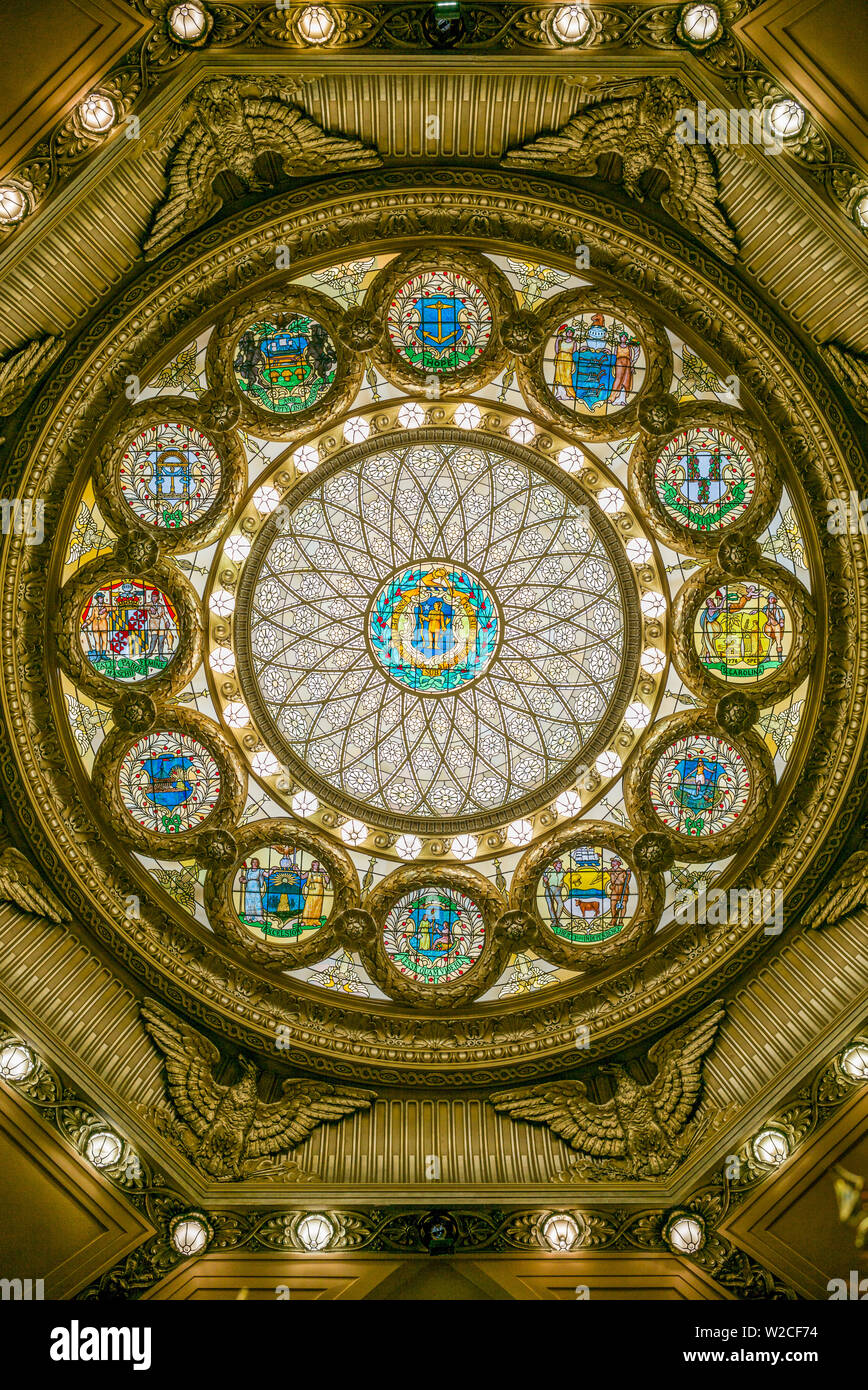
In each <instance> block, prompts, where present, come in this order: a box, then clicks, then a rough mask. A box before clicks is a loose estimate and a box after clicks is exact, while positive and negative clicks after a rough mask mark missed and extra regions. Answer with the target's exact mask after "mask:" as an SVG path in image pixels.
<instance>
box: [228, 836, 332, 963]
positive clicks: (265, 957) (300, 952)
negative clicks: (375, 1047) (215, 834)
mask: <svg viewBox="0 0 868 1390" xmlns="http://www.w3.org/2000/svg"><path fill="white" fill-rule="evenodd" d="M234 838H235V842H236V845H237V849H238V852H237V854H236V855H235V856H234V858H233V859H232V860H230V861H229V862H227V863H223V864H219V865H215V866H214V867H212V868H210V869H209V871H208V874H207V877H206V879H205V889H204V895H205V908H206V911H207V913H208V919H209V921H210V923H211V925H212V927H213V928H214V930H215V932H216V933H217V935H218V936H219V937H220V938H221V939H222V940H223V941H227V942H230V943H231V944H233V945H234V946H235V947H236V949H237V950H238V951H239V952H240V953H241V954H242V955H246V956H248V957H249V958H250V959H251V960H253V961H255V962H256V963H257V964H259V965H262V966H265V967H271V968H272V969H274V968H277V969H279V970H288V969H298V968H300V967H301V966H304V965H312V964H314V962H316V961H319V960H323V959H324V958H325V957H326V956H328V955H330V954H331V953H332V952H333V951H334V950H335V948H336V946H338V945H339V944H340V943H339V938H338V936H337V934H336V931H335V924H336V923H337V922H338V920H339V918H340V917H341V915H342V914H343V913H344V912H346V911H347V910H348V909H352V908H356V907H358V905H359V887H358V878H357V875H356V871H355V867H354V865H353V862H352V860H351V859H350V858H349V857H348V855H346V854H345V853H344V852H343V850H341V849H340V848H339V846H337V845H335V844H334V843H333V842H331V841H330V840H327V839H326V837H325V836H324V835H319V834H317V833H316V831H313V830H311V829H310V827H309V826H306V825H301V824H299V823H298V821H295V820H293V819H292V818H291V817H288V818H287V819H285V820H283V819H281V818H279V817H276V816H274V817H270V818H269V819H268V820H259V821H253V822H251V823H250V824H249V825H245V826H243V827H241V828H240V829H239V830H238V831H236V833H235V837H234ZM278 838H280V839H282V840H283V841H284V842H289V841H291V842H292V844H293V845H296V846H298V847H299V848H300V849H304V850H307V851H308V852H309V853H310V854H311V855H315V856H316V857H317V858H318V859H321V860H322V861H323V863H324V864H325V866H326V868H327V869H328V872H329V877H330V878H331V887H332V895H333V897H332V906H331V910H330V912H329V915H328V918H327V920H326V921H325V922H324V923H323V925H322V926H321V927H320V928H319V929H318V930H317V931H315V932H313V933H312V935H311V937H310V939H309V940H308V941H301V942H298V943H297V944H295V945H289V944H286V945H279V944H277V943H275V944H273V945H272V944H271V943H270V942H268V941H264V940H263V941H260V940H259V939H258V938H257V937H255V936H253V934H252V933H251V932H250V931H249V930H248V928H247V927H245V926H244V924H243V923H242V922H241V921H239V919H238V917H237V915H236V913H235V911H234V909H233V906H232V903H231V902H230V900H229V895H230V893H231V891H232V884H233V882H234V879H235V875H236V873H237V872H238V869H239V867H240V865H241V862H242V860H244V859H246V858H248V856H249V855H251V854H252V853H253V851H254V850H255V849H256V848H257V846H259V845H263V844H268V843H269V842H273V841H275V840H277V839H278Z"/></svg>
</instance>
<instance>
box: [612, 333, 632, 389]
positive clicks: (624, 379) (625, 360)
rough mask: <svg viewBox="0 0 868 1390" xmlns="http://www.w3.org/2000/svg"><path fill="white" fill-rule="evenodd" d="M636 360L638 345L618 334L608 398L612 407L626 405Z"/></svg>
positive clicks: (625, 336) (622, 334)
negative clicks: (613, 372)
mask: <svg viewBox="0 0 868 1390" xmlns="http://www.w3.org/2000/svg"><path fill="white" fill-rule="evenodd" d="M638 360H639V344H638V343H635V342H631V341H630V339H629V337H628V336H627V334H626V333H620V334H619V335H618V342H617V344H616V346H615V375H614V378H613V381H612V391H611V394H610V396H609V400H610V402H611V403H612V404H613V405H626V404H627V394H628V392H630V391H632V390H633V371H634V368H635V366H636V363H637V361H638Z"/></svg>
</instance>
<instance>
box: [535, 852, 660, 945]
mask: <svg viewBox="0 0 868 1390" xmlns="http://www.w3.org/2000/svg"><path fill="white" fill-rule="evenodd" d="M637 897H638V895H637V892H636V884H635V877H634V874H633V871H632V869H631V868H630V866H629V864H628V863H627V862H626V860H625V859H624V858H623V857H622V856H621V855H617V854H614V853H613V852H612V851H611V850H609V849H607V848H605V847H603V846H601V845H593V844H588V845H578V846H577V847H576V848H575V849H572V850H565V851H564V852H563V853H562V854H561V855H559V857H558V858H557V859H553V860H552V861H551V862H550V863H549V864H548V865H547V866H546V868H545V869H544V870H543V872H542V875H541V877H540V880H539V885H538V887H537V908H538V910H539V913H540V916H541V917H542V919H543V921H544V922H545V923H546V925H547V926H548V927H550V928H551V930H552V931H553V932H554V933H555V935H556V936H559V937H561V938H562V939H563V940H564V941H573V942H581V943H591V942H595V941H608V940H609V938H610V937H612V936H617V935H618V933H619V932H620V931H621V930H622V929H623V927H624V926H625V924H626V923H627V922H628V921H629V920H630V918H631V917H632V916H633V913H634V912H635V910H636V902H637Z"/></svg>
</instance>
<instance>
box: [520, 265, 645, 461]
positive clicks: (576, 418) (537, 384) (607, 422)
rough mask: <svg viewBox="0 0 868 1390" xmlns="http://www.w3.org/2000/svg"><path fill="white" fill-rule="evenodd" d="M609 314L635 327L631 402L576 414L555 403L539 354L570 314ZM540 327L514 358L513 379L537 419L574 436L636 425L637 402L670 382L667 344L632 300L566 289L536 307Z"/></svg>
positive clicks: (619, 434) (617, 432)
mask: <svg viewBox="0 0 868 1390" xmlns="http://www.w3.org/2000/svg"><path fill="white" fill-rule="evenodd" d="M591 312H596V313H600V314H609V315H610V316H612V317H615V318H618V319H621V320H622V321H623V322H625V323H627V324H629V325H630V326H631V327H635V329H636V331H637V333H638V335H639V339H640V342H641V344H642V350H643V352H644V354H645V376H644V379H643V381H642V385H641V386H640V387H639V390H638V391H637V392H636V394H635V395H634V397H633V399H632V400H631V401H628V403H627V404H626V405H625V406H622V407H621V408H620V409H618V410H613V411H610V412H609V413H608V414H607V415H599V416H595V415H582V414H580V413H579V412H578V411H572V410H568V409H567V408H566V407H565V406H563V405H562V404H561V403H560V401H558V400H557V399H556V397H555V395H554V392H553V391H552V390H551V388H550V387H549V385H548V383H547V382H546V380H545V376H544V370H545V367H544V363H545V354H546V350H547V348H548V345H549V342H550V340H551V338H552V337H553V336H554V332H555V328H556V326H557V325H558V324H559V323H563V322H565V321H566V320H567V319H571V318H574V317H575V316H576V314H581V313H591ZM537 314H538V318H539V321H540V324H541V326H542V327H543V328H544V332H543V337H542V341H541V343H540V345H539V347H538V348H537V349H536V351H535V352H534V353H533V354H532V355H531V356H529V357H527V358H524V359H521V360H519V363H518V382H519V386H520V387H521V390H522V392H523V394H524V396H525V398H526V400H527V401H528V402H529V404H530V405H532V406H533V407H534V408H535V409H536V410H537V411H538V412H539V413H540V415H542V417H543V418H544V419H546V420H551V421H552V422H557V424H559V425H560V426H561V427H562V428H563V427H564V426H566V428H567V429H568V430H569V432H570V433H571V434H573V435H575V437H576V438H577V439H589V440H590V439H621V438H623V437H624V435H627V434H631V433H632V432H633V431H634V430H636V429H638V423H637V421H638V411H639V404H640V402H641V401H642V400H643V399H644V398H645V397H646V396H649V395H657V394H658V393H660V392H661V391H668V389H669V385H670V383H671V381H672V348H671V347H670V345H669V339H668V338H667V336H666V333H665V331H664V329H663V328H662V327H661V326H660V325H658V324H656V323H655V322H654V320H653V319H651V318H649V317H648V315H647V314H645V313H644V312H643V311H642V310H641V309H640V308H638V307H637V306H636V305H635V304H634V303H633V301H632V300H630V299H627V298H626V296H624V295H619V294H614V293H610V292H609V291H607V290H595V289H590V288H589V289H584V290H570V291H567V292H566V293H565V294H559V295H556V296H555V298H554V299H549V300H546V303H545V305H544V307H543V308H542V309H540V310H538V311H537Z"/></svg>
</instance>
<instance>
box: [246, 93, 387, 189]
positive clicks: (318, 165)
mask: <svg viewBox="0 0 868 1390" xmlns="http://www.w3.org/2000/svg"><path fill="white" fill-rule="evenodd" d="M244 114H245V119H246V123H247V127H248V129H249V131H250V134H251V136H252V137H253V142H254V144H255V146H256V149H257V152H258V153H262V152H264V151H265V150H273V151H274V152H275V153H276V154H278V155H280V157H281V158H282V160H283V167H284V172H285V173H286V174H287V175H288V176H291V175H293V174H295V173H303V174H308V173H310V174H314V173H317V172H318V171H319V170H321V169H350V168H353V169H372V168H375V167H377V166H379V165H380V164H382V162H383V161H382V159H381V158H380V156H379V155H378V154H377V152H376V150H372V149H369V148H368V147H367V146H366V145H363V144H362V143H361V141H359V140H352V139H350V138H349V137H347V136H345V135H327V134H326V132H325V131H324V130H323V129H322V128H321V127H320V126H318V125H317V124H316V122H315V121H312V120H310V118H309V117H308V116H306V115H305V114H304V112H303V111H299V110H298V108H297V107H295V106H285V105H283V103H281V102H279V101H268V100H262V99H260V98H256V97H254V98H252V99H251V100H249V101H248V102H247V103H246V104H245V108H244Z"/></svg>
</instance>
